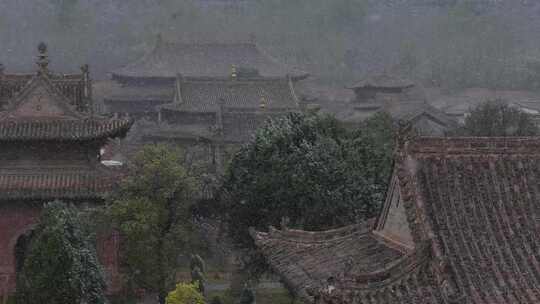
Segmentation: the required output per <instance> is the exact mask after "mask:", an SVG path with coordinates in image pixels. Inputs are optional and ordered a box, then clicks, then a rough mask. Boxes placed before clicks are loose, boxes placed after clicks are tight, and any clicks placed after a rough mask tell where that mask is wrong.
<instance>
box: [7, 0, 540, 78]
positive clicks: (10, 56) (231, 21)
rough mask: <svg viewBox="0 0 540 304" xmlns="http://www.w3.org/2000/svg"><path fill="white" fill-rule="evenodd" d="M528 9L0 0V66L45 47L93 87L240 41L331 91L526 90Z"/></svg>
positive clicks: (529, 5)
mask: <svg viewBox="0 0 540 304" xmlns="http://www.w3.org/2000/svg"><path fill="white" fill-rule="evenodd" d="M538 16H540V3H538V2H537V1H526V0H522V1H510V0H508V1H503V0H498V1H496V0H492V1H489V0H478V1H459V0H411V1H404V0H384V1H371V0H335V1H326V0H300V1H295V2H291V1H285V0H267V1H262V0H252V1H247V0H243V1H239V0H237V1H233V0H228V1H224V0H220V1H218V0H198V1H188V0H184V1H179V0H160V1H157V0H140V1H124V0H102V1H93V0H33V1H18V0H4V1H1V2H0V35H1V37H2V51H1V52H0V62H2V63H3V64H4V65H5V66H6V69H7V70H8V71H27V70H29V69H32V60H30V58H33V56H34V55H35V46H36V45H37V43H38V42H39V41H45V42H47V43H48V44H49V48H50V56H51V60H52V67H53V68H56V69H59V70H75V69H77V68H78V67H77V64H78V63H80V62H87V63H89V64H90V65H91V69H92V73H93V77H94V78H98V79H102V78H106V77H107V72H109V71H111V70H112V69H114V68H117V67H120V66H122V65H124V64H126V63H128V62H130V61H132V60H134V59H135V58H137V57H139V56H140V55H141V54H143V53H144V52H145V51H147V50H148V49H150V48H151V47H152V45H153V43H154V41H155V37H156V35H157V34H159V33H161V34H163V36H164V37H165V38H166V39H168V40H172V41H231V40H232V41H246V40H248V39H250V37H256V40H257V42H258V44H259V45H261V47H263V48H264V49H265V50H266V51H267V52H268V53H270V54H271V55H273V56H274V57H277V58H278V59H279V60H280V61H283V62H285V63H287V64H289V65H292V66H297V67H299V68H301V69H303V70H307V71H309V72H310V73H311V74H312V75H315V76H316V78H318V79H322V81H324V82H330V83H336V84H343V83H349V82H351V81H354V80H355V79H357V78H359V77H361V76H364V75H366V74H369V73H374V72H381V71H393V72H396V73H400V74H405V75H406V76H408V77H410V78H414V79H417V80H418V81H420V82H423V83H425V84H426V85H430V86H448V87H468V86H493V87H512V88H528V87H534V86H535V84H534V83H533V82H534V81H533V80H531V77H532V78H534V77H536V76H535V75H534V72H533V73H532V74H533V75H531V70H530V68H528V66H529V63H530V62H531V61H535V59H536V58H540V51H539V50H540V39H538V34H537V33H538V32H540V18H538Z"/></svg>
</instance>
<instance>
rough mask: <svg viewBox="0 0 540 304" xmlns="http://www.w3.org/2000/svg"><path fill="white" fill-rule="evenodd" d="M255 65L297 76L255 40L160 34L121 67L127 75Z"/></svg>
mask: <svg viewBox="0 0 540 304" xmlns="http://www.w3.org/2000/svg"><path fill="white" fill-rule="evenodd" d="M232 65H236V66H238V67H251V68H256V69H257V70H258V71H259V73H260V75H261V76H282V77H283V76H285V75H291V76H298V77H302V76H305V75H307V74H306V73H305V72H302V71H300V70H296V69H293V68H290V67H288V66H286V65H284V64H282V63H280V62H278V61H276V60H275V59H273V58H272V57H270V56H268V55H266V54H264V53H263V52H262V51H261V50H260V49H259V48H258V47H257V46H256V45H255V44H254V43H173V42H167V41H163V40H162V39H160V38H158V41H157V43H156V45H155V47H154V49H153V50H152V51H151V52H149V53H147V54H146V55H144V56H143V57H141V58H139V60H137V61H135V62H132V63H130V64H128V65H126V66H124V67H122V68H120V69H117V70H115V71H113V74H114V75H118V76H124V77H144V78H152V77H176V75H177V74H179V73H180V74H182V75H184V76H197V77H198V76H229V75H230V74H231V66H232Z"/></svg>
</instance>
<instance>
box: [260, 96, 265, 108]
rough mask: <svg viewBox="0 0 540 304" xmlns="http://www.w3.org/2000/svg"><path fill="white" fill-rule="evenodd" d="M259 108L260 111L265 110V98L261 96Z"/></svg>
mask: <svg viewBox="0 0 540 304" xmlns="http://www.w3.org/2000/svg"><path fill="white" fill-rule="evenodd" d="M259 107H260V108H261V110H264V109H265V108H266V98H265V97H264V96H263V97H261V103H260V104H259Z"/></svg>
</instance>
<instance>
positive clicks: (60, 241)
mask: <svg viewBox="0 0 540 304" xmlns="http://www.w3.org/2000/svg"><path fill="white" fill-rule="evenodd" d="M17 280H18V282H17V303H92V304H98V303H105V296H104V289H105V281H104V278H103V272H102V270H101V267H100V265H99V263H98V260H97V258H96V251H95V247H94V246H93V244H92V242H91V241H90V238H89V236H88V234H87V233H86V232H85V230H84V229H83V227H82V225H81V218H80V216H79V213H78V211H77V210H76V209H75V208H74V207H72V206H67V205H66V204H64V203H61V202H58V201H57V202H52V203H49V204H47V205H45V207H44V209H43V213H42V215H41V218H40V222H39V224H38V226H37V228H36V229H35V231H34V233H33V234H32V240H31V242H30V247H29V251H28V253H27V255H26V256H25V259H24V264H23V268H22V271H21V272H20V273H19V274H18V277H17Z"/></svg>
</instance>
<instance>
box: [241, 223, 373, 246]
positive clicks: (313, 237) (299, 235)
mask: <svg viewBox="0 0 540 304" xmlns="http://www.w3.org/2000/svg"><path fill="white" fill-rule="evenodd" d="M373 223H374V220H373V219H370V220H368V221H366V222H362V223H357V224H352V225H347V226H344V227H340V228H336V229H330V230H324V231H306V230H300V229H281V230H280V229H277V228H275V227H273V226H270V227H269V229H268V232H260V231H256V230H255V229H253V228H250V234H251V235H252V236H253V237H261V236H263V237H268V238H279V239H284V240H288V241H294V242H305V243H325V242H328V241H336V240H342V239H347V238H351V237H355V236H358V235H368V234H370V233H371V228H372V227H373Z"/></svg>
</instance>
